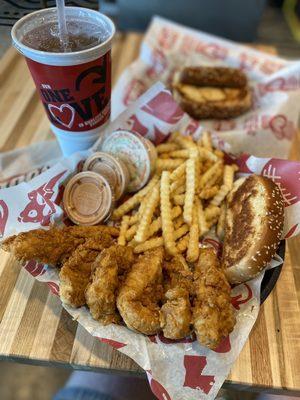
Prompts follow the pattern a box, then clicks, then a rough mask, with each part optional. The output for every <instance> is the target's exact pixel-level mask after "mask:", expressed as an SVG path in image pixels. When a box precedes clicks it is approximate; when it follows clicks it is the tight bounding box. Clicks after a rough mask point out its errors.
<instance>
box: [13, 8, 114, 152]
mask: <svg viewBox="0 0 300 400" xmlns="http://www.w3.org/2000/svg"><path fill="white" fill-rule="evenodd" d="M66 20H67V31H68V42H67V45H65V44H63V43H62V42H61V40H60V37H59V29H58V22H57V13H56V8H50V9H44V10H41V11H37V12H34V13H31V14H29V15H27V16H25V17H23V18H22V19H20V20H19V21H18V22H17V23H16V24H15V25H14V27H13V29H12V39H13V44H14V46H15V47H16V48H17V50H19V51H20V52H21V53H22V54H23V55H24V56H25V57H26V61H27V64H28V67H29V69H30V72H31V75H32V77H33V80H34V82H35V84H36V87H37V90H38V92H39V95H40V98H41V101H42V103H43V106H44V108H45V110H46V112H47V115H48V118H49V120H50V124H51V129H52V131H53V132H54V134H55V135H56V137H57V139H58V141H59V143H60V145H61V148H62V150H63V153H64V154H65V155H69V154H71V153H73V152H74V151H78V150H84V149H87V148H89V147H90V146H91V145H92V144H93V143H94V142H95V141H96V140H97V139H98V137H99V135H100V133H101V129H102V128H103V127H104V126H105V125H106V124H107V123H108V121H109V118H110V99H111V42H112V38H113V35H114V33H115V27H114V24H113V22H112V21H111V20H110V19H109V18H108V17H106V16H105V15H103V14H101V13H99V12H97V11H93V10H88V9H84V8H78V7H66Z"/></svg>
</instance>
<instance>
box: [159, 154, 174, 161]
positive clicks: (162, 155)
mask: <svg viewBox="0 0 300 400" xmlns="http://www.w3.org/2000/svg"><path fill="white" fill-rule="evenodd" d="M170 158H171V156H170V153H161V154H160V155H159V159H160V160H169V159H170Z"/></svg>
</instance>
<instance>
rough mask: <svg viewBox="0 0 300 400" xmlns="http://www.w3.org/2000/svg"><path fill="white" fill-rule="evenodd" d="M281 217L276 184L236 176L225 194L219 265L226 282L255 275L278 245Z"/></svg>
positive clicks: (281, 209) (282, 212)
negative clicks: (223, 231)
mask: <svg viewBox="0 0 300 400" xmlns="http://www.w3.org/2000/svg"><path fill="white" fill-rule="evenodd" d="M283 219H284V203H283V197H282V194H281V191H280V189H279V187H278V186H277V185H276V184H275V183H274V182H273V181H271V180H270V179H268V178H265V177H263V176H258V175H251V176H249V177H247V178H244V179H240V180H239V181H237V182H236V183H235V186H234V188H233V189H232V191H231V192H230V193H229V196H228V208H227V215H226V226H225V238H224V246H223V254H222V265H223V268H224V269H225V274H226V276H227V279H228V281H229V282H230V283H232V284H235V283H241V282H245V281H247V280H249V279H252V278H254V277H255V276H257V275H258V274H259V273H260V272H261V271H262V270H263V269H264V268H265V267H266V266H267V265H268V263H269V262H270V261H271V259H272V258H273V256H274V255H275V254H276V250H277V248H278V245H279V242H280V239H281V235H282V230H283Z"/></svg>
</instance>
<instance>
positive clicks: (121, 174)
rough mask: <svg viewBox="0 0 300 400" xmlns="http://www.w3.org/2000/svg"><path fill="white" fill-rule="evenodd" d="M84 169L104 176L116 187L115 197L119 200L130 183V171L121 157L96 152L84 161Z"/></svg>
mask: <svg viewBox="0 0 300 400" xmlns="http://www.w3.org/2000/svg"><path fill="white" fill-rule="evenodd" d="M83 169H84V171H94V172H97V173H98V174H100V175H102V176H104V177H105V178H106V179H107V180H108V181H109V183H110V184H111V186H112V187H113V189H114V193H115V199H116V200H118V199H119V198H120V197H121V196H122V195H123V194H124V192H125V191H126V189H127V186H128V183H129V171H128V168H127V166H126V164H125V163H124V162H123V161H122V160H121V159H119V157H117V156H114V155H111V154H108V153H103V152H100V151H99V152H96V153H94V154H93V155H91V156H90V157H89V158H88V159H87V160H86V161H85V163H84V166H83Z"/></svg>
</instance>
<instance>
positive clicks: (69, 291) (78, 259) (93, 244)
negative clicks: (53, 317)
mask: <svg viewBox="0 0 300 400" xmlns="http://www.w3.org/2000/svg"><path fill="white" fill-rule="evenodd" d="M112 243H113V241H112V238H111V236H109V235H107V234H104V235H103V234H102V235H101V238H100V237H99V236H98V237H95V238H94V239H87V240H86V242H85V243H83V244H81V245H79V246H78V247H77V249H76V250H75V251H74V252H73V253H72V255H71V256H70V257H69V259H68V260H67V261H66V262H65V263H64V264H63V266H62V268H61V270H60V272H59V278H60V286H59V294H60V297H61V299H62V301H63V302H64V303H66V304H68V305H70V306H73V307H81V306H84V305H85V303H86V301H85V289H86V287H87V285H88V283H89V280H90V277H91V274H92V264H93V262H94V261H95V259H96V258H97V256H98V255H99V254H100V252H101V251H102V250H103V249H105V248H106V247H108V246H110V245H111V244H112Z"/></svg>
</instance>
